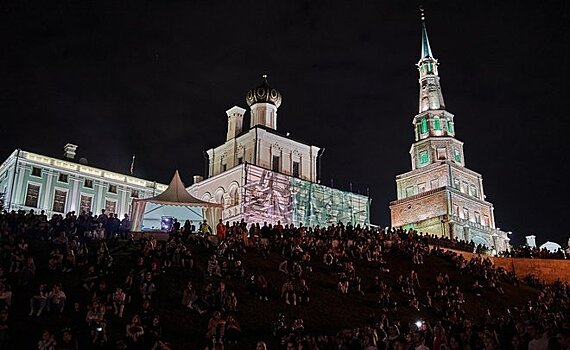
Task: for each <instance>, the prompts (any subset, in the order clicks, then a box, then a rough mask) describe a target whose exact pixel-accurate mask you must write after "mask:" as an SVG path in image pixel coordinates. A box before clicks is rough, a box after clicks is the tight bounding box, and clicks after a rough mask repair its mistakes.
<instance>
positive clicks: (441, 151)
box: [437, 147, 447, 160]
mask: <svg viewBox="0 0 570 350" xmlns="http://www.w3.org/2000/svg"><path fill="white" fill-rule="evenodd" d="M446 159H447V155H446V152H445V148H444V147H438V148H437V160H446Z"/></svg>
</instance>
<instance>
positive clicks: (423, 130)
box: [421, 118, 427, 134]
mask: <svg viewBox="0 0 570 350" xmlns="http://www.w3.org/2000/svg"><path fill="white" fill-rule="evenodd" d="M421 129H422V134H425V133H426V132H427V119H426V118H422V122H421Z"/></svg>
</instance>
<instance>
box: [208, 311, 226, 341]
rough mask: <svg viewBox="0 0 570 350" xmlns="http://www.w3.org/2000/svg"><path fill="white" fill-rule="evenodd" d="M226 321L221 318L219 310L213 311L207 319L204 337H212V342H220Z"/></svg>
mask: <svg viewBox="0 0 570 350" xmlns="http://www.w3.org/2000/svg"><path fill="white" fill-rule="evenodd" d="M225 324H226V321H225V320H224V319H223V318H222V314H221V313H220V312H219V311H215V312H214V315H213V316H212V318H210V320H209V321H208V331H207V332H206V337H207V338H208V339H212V341H213V342H214V343H217V342H219V343H221V342H222V340H223V338H224V333H225Z"/></svg>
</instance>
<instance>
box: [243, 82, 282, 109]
mask: <svg viewBox="0 0 570 350" xmlns="http://www.w3.org/2000/svg"><path fill="white" fill-rule="evenodd" d="M245 101H246V102H247V104H248V105H249V106H250V107H251V106H253V105H254V104H256V103H271V104H272V105H274V106H275V107H277V108H279V106H281V93H280V92H279V91H277V90H276V89H274V88H272V87H271V86H269V83H268V82H267V75H265V74H264V75H263V82H262V83H261V85H259V86H257V87H255V88H253V89H251V90H249V91H248V92H247V95H246V97H245Z"/></svg>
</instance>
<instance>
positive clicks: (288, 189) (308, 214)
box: [242, 167, 370, 226]
mask: <svg viewBox="0 0 570 350" xmlns="http://www.w3.org/2000/svg"><path fill="white" fill-rule="evenodd" d="M243 191H244V192H243V202H242V203H243V213H244V216H245V217H246V218H247V221H248V222H264V221H267V222H269V223H276V222H277V221H281V223H282V224H295V225H298V224H299V223H303V224H304V225H306V226H316V225H321V226H327V225H330V224H336V223H338V222H343V223H345V224H346V223H349V222H350V223H352V224H369V223H370V213H369V212H368V208H369V205H368V200H369V199H368V197H366V196H363V195H358V194H355V193H351V192H345V191H341V190H337V189H333V188H330V187H326V186H322V185H319V184H316V183H313V182H310V181H305V180H301V179H297V178H294V177H290V176H286V175H283V174H279V173H276V172H273V171H270V170H266V169H262V168H258V167H247V170H246V183H245V186H244V187H243Z"/></svg>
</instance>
